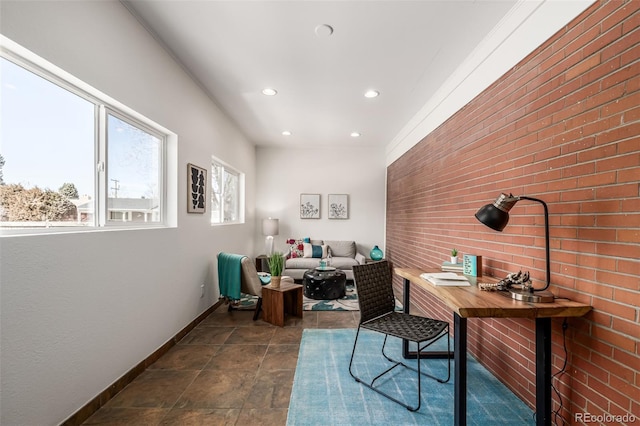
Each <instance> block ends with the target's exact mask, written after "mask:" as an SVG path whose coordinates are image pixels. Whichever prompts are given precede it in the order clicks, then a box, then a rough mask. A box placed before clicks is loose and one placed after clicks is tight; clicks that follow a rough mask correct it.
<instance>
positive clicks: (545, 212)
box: [517, 195, 551, 291]
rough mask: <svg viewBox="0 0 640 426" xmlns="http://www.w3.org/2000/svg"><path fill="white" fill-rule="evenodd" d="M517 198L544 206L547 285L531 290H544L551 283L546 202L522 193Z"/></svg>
mask: <svg viewBox="0 0 640 426" xmlns="http://www.w3.org/2000/svg"><path fill="white" fill-rule="evenodd" d="M517 198H518V199H520V200H529V201H537V202H538V203H540V204H542V207H544V243H545V254H546V261H547V285H545V286H544V288H541V289H535V290H533V291H544V290H546V289H547V288H549V285H550V284H551V263H550V261H549V209H548V208H547V203H545V202H544V201H542V200H540V199H538V198H533V197H527V196H524V195H521V196H518V197H517Z"/></svg>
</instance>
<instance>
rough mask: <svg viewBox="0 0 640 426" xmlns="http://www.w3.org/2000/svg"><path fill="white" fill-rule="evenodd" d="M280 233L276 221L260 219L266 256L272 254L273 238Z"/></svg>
mask: <svg viewBox="0 0 640 426" xmlns="http://www.w3.org/2000/svg"><path fill="white" fill-rule="evenodd" d="M279 231H280V223H279V220H278V219H272V218H267V219H262V235H264V236H265V237H266V238H265V242H264V245H265V250H266V252H267V256H271V255H272V254H273V236H274V235H278V232H279Z"/></svg>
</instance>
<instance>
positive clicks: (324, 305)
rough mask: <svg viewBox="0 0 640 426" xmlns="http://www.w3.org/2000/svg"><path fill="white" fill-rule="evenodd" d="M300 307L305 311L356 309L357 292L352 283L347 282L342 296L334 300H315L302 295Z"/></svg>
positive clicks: (357, 308)
mask: <svg viewBox="0 0 640 426" xmlns="http://www.w3.org/2000/svg"><path fill="white" fill-rule="evenodd" d="M302 309H303V310H305V311H357V310H359V309H360V308H359V307H358V293H357V291H356V287H355V286H354V285H353V284H347V286H346V292H345V295H344V297H341V298H340V299H334V300H315V299H310V298H308V297H307V296H303V299H302Z"/></svg>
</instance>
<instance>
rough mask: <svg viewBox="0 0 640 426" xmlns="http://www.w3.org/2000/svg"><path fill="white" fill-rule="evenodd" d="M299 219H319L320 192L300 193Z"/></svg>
mask: <svg viewBox="0 0 640 426" xmlns="http://www.w3.org/2000/svg"><path fill="white" fill-rule="evenodd" d="M300 219H320V194H300Z"/></svg>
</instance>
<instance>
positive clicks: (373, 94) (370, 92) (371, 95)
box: [364, 90, 380, 98]
mask: <svg viewBox="0 0 640 426" xmlns="http://www.w3.org/2000/svg"><path fill="white" fill-rule="evenodd" d="M378 96H380V92H378V91H377V90H367V91H366V92H364V97H365V98H377V97H378Z"/></svg>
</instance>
